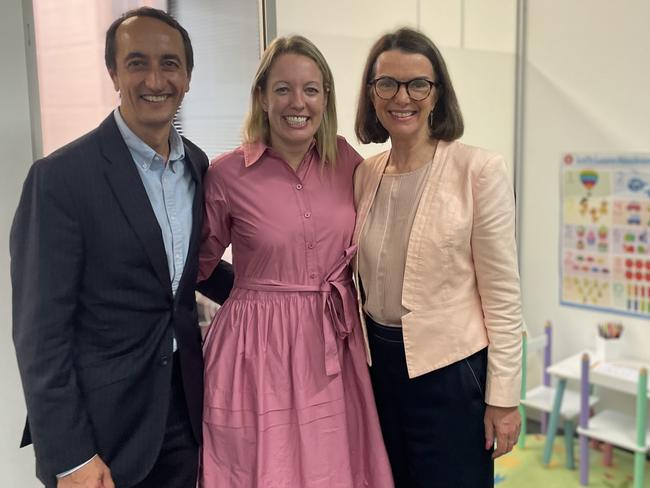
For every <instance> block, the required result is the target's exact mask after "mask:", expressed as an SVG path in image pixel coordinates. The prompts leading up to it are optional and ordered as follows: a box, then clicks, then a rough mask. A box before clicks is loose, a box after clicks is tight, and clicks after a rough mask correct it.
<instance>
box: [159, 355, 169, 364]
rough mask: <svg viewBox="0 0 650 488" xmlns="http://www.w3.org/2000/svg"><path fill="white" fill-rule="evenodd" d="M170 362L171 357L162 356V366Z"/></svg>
mask: <svg viewBox="0 0 650 488" xmlns="http://www.w3.org/2000/svg"><path fill="white" fill-rule="evenodd" d="M168 364H169V358H168V357H167V356H163V357H162V358H160V365H161V366H167V365H168Z"/></svg>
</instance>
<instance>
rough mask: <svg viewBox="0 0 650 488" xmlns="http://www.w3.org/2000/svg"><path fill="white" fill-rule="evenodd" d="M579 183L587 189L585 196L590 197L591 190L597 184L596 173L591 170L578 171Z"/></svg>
mask: <svg viewBox="0 0 650 488" xmlns="http://www.w3.org/2000/svg"><path fill="white" fill-rule="evenodd" d="M580 182H581V183H582V186H584V187H585V188H586V189H587V195H588V196H590V195H591V189H592V188H593V187H594V186H596V183H598V173H597V172H596V171H594V170H593V169H585V170H582V171H580Z"/></svg>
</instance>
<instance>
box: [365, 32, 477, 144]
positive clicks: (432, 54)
mask: <svg viewBox="0 0 650 488" xmlns="http://www.w3.org/2000/svg"><path fill="white" fill-rule="evenodd" d="M392 50H398V51H402V52H405V53H411V54H422V55H423V56H426V58H427V59H428V60H429V61H430V62H431V66H433V73H434V77H435V81H436V90H437V94H438V99H437V101H436V105H435V107H434V109H433V114H432V116H431V117H429V119H428V120H429V133H430V134H431V138H432V139H442V140H444V141H453V140H455V139H458V138H459V137H461V136H462V135H463V131H464V130H465V128H464V126H463V116H462V114H461V112H460V106H459V105H458V100H457V99H456V92H455V91H454V87H453V86H452V84H451V78H450V77H449V72H448V71H447V65H446V64H445V60H444V59H443V58H442V55H441V54H440V51H438V48H437V47H436V46H435V44H434V43H433V41H431V39H429V38H428V37H427V36H425V35H424V34H422V33H421V32H418V31H416V30H413V29H409V28H406V27H405V28H402V29H399V30H397V31H395V32H391V33H388V34H385V35H383V36H382V37H381V38H379V40H378V41H377V42H375V44H374V46H372V49H370V54H369V55H368V59H367V60H366V66H365V68H364V70H363V78H362V80H361V91H360V93H359V103H358V105H357V117H356V120H355V124H354V130H355V132H356V134H357V137H358V139H359V140H360V141H361V142H363V143H364V144H368V143H370V142H386V140H387V139H388V136H389V134H388V131H387V130H386V129H385V128H384V126H383V125H381V123H380V122H379V120H378V119H377V114H376V113H375V107H374V106H373V103H372V100H371V99H370V94H371V88H370V82H372V81H373V79H374V76H375V64H376V62H377V58H378V57H379V55H380V54H381V53H383V52H385V51H392Z"/></svg>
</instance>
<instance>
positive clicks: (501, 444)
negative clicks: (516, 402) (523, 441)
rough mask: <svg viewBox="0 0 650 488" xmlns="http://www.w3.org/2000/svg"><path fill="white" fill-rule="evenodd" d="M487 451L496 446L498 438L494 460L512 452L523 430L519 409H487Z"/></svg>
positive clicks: (492, 407)
mask: <svg viewBox="0 0 650 488" xmlns="http://www.w3.org/2000/svg"><path fill="white" fill-rule="evenodd" d="M483 423H484V424H485V449H486V450H488V449H490V448H491V447H492V446H493V445H494V440H495V436H496V441H497V445H496V448H495V450H494V452H493V453H492V459H496V458H498V457H499V456H503V455H504V454H507V453H509V452H510V451H512V448H513V447H514V445H515V444H516V443H517V439H518V438H519V431H520V430H521V416H520V415H519V409H518V408H517V407H494V406H492V405H488V406H487V407H486V409H485V417H484V420H483Z"/></svg>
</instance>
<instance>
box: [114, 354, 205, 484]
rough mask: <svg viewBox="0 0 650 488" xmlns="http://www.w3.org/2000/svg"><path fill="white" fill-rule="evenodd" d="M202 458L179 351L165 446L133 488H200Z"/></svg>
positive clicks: (175, 357) (176, 358) (174, 371)
mask: <svg viewBox="0 0 650 488" xmlns="http://www.w3.org/2000/svg"><path fill="white" fill-rule="evenodd" d="M198 461H199V447H198V444H197V442H196V439H195V438H194V434H193V433H192V426H191V424H190V419H189V415H188V413H187V404H186V403H185V394H184V392H183V381H182V378H181V370H180V366H179V361H178V353H175V354H174V365H173V372H172V389H171V394H170V404H169V414H168V415H167V427H166V429H165V438H164V440H163V445H162V448H161V449H160V454H159V455H158V459H157V460H156V463H155V464H154V466H153V468H152V470H151V471H150V472H149V474H148V475H147V477H146V478H145V479H144V480H143V481H141V482H140V483H138V484H137V485H135V486H133V487H132V488H196V479H197V474H198ZM117 488H122V487H121V486H120V487H117Z"/></svg>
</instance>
